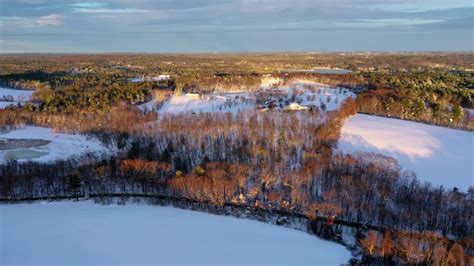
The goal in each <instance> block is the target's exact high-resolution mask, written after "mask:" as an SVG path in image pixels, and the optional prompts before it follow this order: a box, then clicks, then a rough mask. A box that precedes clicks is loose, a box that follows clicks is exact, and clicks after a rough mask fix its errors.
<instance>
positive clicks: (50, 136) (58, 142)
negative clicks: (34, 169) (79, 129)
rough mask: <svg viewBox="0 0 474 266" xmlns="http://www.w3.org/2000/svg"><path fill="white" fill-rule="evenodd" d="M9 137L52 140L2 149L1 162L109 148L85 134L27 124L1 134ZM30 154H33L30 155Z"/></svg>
mask: <svg viewBox="0 0 474 266" xmlns="http://www.w3.org/2000/svg"><path fill="white" fill-rule="evenodd" d="M8 139H26V140H31V139H36V140H48V141H50V142H49V143H48V144H46V145H41V146H37V147H28V149H24V148H22V147H17V148H16V149H15V148H11V149H6V150H0V163H3V162H5V160H6V159H15V158H12V157H11V156H13V157H16V159H19V161H25V160H28V159H27V158H30V159H31V160H34V161H40V162H46V161H54V160H57V159H65V158H68V157H71V156H74V155H81V154H85V153H101V152H106V151H108V149H107V148H106V147H105V146H104V145H103V144H102V142H100V141H99V140H97V139H93V138H90V137H87V136H84V135H73V134H65V133H55V132H54V131H53V129H51V128H44V127H34V126H27V127H24V128H21V129H16V130H12V131H10V132H8V133H6V134H0V141H2V142H6V141H8ZM28 154H30V155H31V156H28Z"/></svg>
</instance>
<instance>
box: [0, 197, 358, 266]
mask: <svg viewBox="0 0 474 266" xmlns="http://www.w3.org/2000/svg"><path fill="white" fill-rule="evenodd" d="M0 214H1V217H2V219H0V221H1V223H2V224H1V226H0V229H1V231H0V232H1V240H2V241H0V258H1V259H0V262H1V264H3V265H11V264H22V265H40V264H41V265H53V264H58V265H66V264H75V265H86V264H95V265H97V264H110V265H117V264H127V265H138V264H152V265H158V264H165V265H168V264H192V265H203V264H204V265H210V264H215V265H224V264H234V265H235V264H238V265H243V264H245V265H248V264H252V265H262V264H283V265H301V264H307V265H339V264H342V263H347V262H348V261H349V259H350V258H351V254H350V252H349V251H348V250H347V249H345V248H344V247H343V246H341V245H338V244H336V243H332V242H328V241H324V240H321V239H318V238H317V237H315V236H312V235H309V234H307V233H304V232H301V231H296V230H292V229H288V228H283V227H279V226H276V225H270V224H265V223H260V222H256V221H251V220H244V219H237V218H232V217H225V216H216V215H211V214H206V213H200V212H194V211H188V210H181V209H175V208H171V207H157V206H146V205H125V206H117V205H112V206H101V205H95V204H93V203H91V202H60V203H35V204H14V205H0Z"/></svg>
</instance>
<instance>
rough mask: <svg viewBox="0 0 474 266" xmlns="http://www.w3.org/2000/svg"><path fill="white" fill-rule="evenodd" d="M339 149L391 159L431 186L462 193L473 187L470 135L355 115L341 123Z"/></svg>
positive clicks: (473, 145) (473, 146) (473, 148)
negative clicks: (363, 152) (455, 189)
mask: <svg viewBox="0 0 474 266" xmlns="http://www.w3.org/2000/svg"><path fill="white" fill-rule="evenodd" d="M339 148H340V149H341V150H342V151H343V152H347V153H351V152H355V151H358V150H360V151H366V152H376V153H381V154H383V155H387V156H391V157H394V158H395V159H397V160H398V162H399V163H400V164H401V166H402V167H403V169H406V170H411V171H413V172H415V173H416V174H417V176H418V178H419V179H420V180H421V181H428V182H431V183H433V184H435V185H443V186H444V187H448V188H453V187H458V188H459V189H461V190H463V191H466V190H467V189H468V188H469V186H470V185H474V163H473V162H474V133H473V132H467V131H462V130H455V129H449V128H444V127H438V126H432V125H427V124H423V123H416V122H410V121H403V120H398V119H391V118H384V117H376V116H369V115H362V114H358V115H356V116H354V117H352V118H349V119H348V120H347V121H346V122H345V124H344V126H343V128H342V132H341V139H340V141H339Z"/></svg>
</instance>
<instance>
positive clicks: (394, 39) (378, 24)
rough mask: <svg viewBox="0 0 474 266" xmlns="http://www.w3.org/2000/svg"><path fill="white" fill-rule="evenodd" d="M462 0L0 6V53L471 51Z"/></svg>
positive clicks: (102, 0)
mask: <svg viewBox="0 0 474 266" xmlns="http://www.w3.org/2000/svg"><path fill="white" fill-rule="evenodd" d="M473 50H474V1H472V0H96V1H94V0H91V1H87V0H82V1H81V0H0V52H1V53H17V52H20V53H24V52H73V53H76V52H81V53H82V52H85V53H99V52H135V53H139V52H147V53H177V52H188V53H193V52H253V51H255V52H257V51H268V52H273V51H321V52H327V51H473Z"/></svg>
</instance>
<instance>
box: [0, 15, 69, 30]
mask: <svg viewBox="0 0 474 266" xmlns="http://www.w3.org/2000/svg"><path fill="white" fill-rule="evenodd" d="M63 18H64V17H63V16H62V15H58V14H50V15H46V16H40V17H34V18H30V17H18V16H12V17H0V28H11V27H13V28H16V27H19V28H32V27H47V26H60V25H62V24H63Z"/></svg>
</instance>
